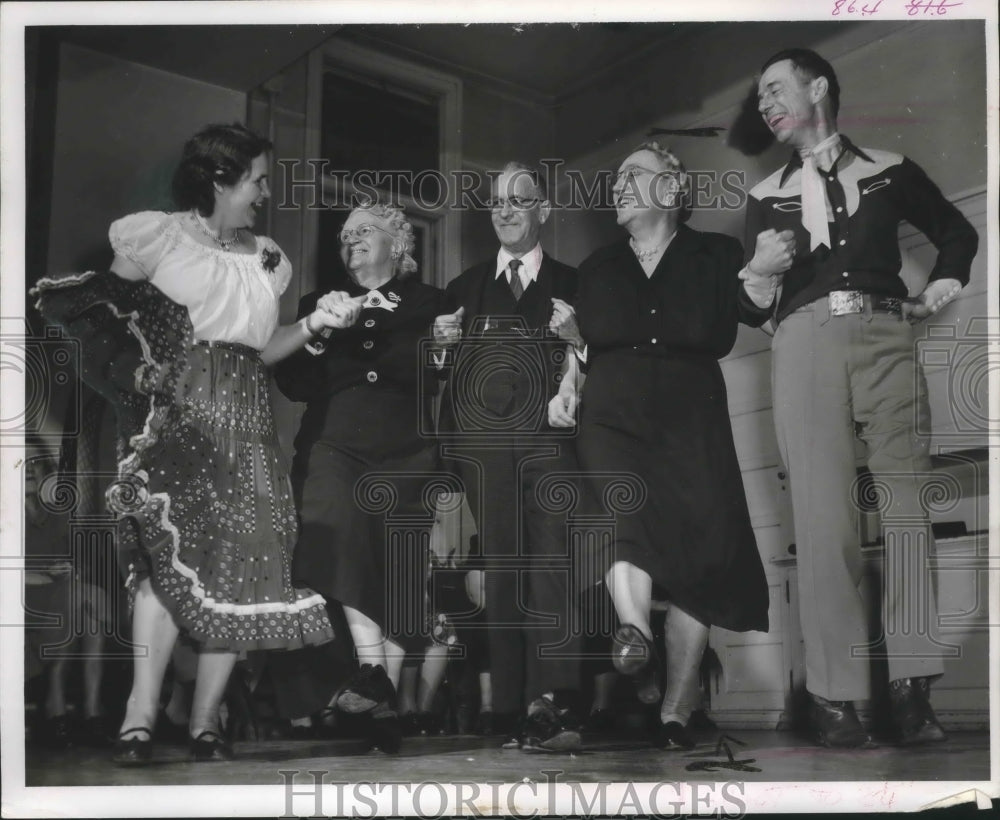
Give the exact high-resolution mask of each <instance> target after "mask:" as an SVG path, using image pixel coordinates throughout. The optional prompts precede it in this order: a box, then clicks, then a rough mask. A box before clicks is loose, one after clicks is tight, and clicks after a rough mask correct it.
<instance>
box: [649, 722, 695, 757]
mask: <svg viewBox="0 0 1000 820" xmlns="http://www.w3.org/2000/svg"><path fill="white" fill-rule="evenodd" d="M653 745H654V746H655V747H656V748H657V749H665V750H666V751H670V752H675V751H687V750H688V749H693V748H694V746H695V743H694V738H692V737H691V735H690V734H688V730H687V728H686V727H685V726H682V725H681V724H680V723H678V722H677V721H676V720H671V721H670V722H669V723H661V724H660V725H659V726H658V727H657V728H656V731H655V732H654V733H653Z"/></svg>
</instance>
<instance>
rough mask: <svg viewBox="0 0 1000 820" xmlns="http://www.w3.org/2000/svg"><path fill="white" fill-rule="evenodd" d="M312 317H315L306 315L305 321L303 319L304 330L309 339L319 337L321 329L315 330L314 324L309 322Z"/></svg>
mask: <svg viewBox="0 0 1000 820" xmlns="http://www.w3.org/2000/svg"><path fill="white" fill-rule="evenodd" d="M312 317H313V314H312V313H309V314H306V316H304V317H303V319H302V328H303V329H304V330H305V332H306V336H308V337H309V338H312V337H313V336H318V335H319V329H318V328H317V329H313V326H312V324H311V323H310V322H309V320H310V319H311V318H312Z"/></svg>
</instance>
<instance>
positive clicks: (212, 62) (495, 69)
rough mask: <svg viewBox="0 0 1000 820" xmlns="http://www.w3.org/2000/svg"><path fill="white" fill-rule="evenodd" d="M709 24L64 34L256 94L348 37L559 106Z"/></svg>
mask: <svg viewBox="0 0 1000 820" xmlns="http://www.w3.org/2000/svg"><path fill="white" fill-rule="evenodd" d="M710 25H712V24H703V23H594V24H583V25H573V24H569V23H549V24H543V23H535V24H528V25H517V26H514V25H504V24H476V25H452V24H441V25H383V24H371V25H349V26H336V25H288V26H262V25H228V26H178V25H173V26H72V27H69V26H65V27H59V28H52V29H48V30H47V31H48V33H49V34H51V35H52V36H55V37H57V38H58V39H60V40H64V41H68V42H72V43H75V44H77V45H80V46H84V47H85V48H90V49H93V50H95V51H100V52H103V53H105V54H110V55H113V56H115V57H119V58H121V59H124V60H129V61H131V62H135V63H140V64H143V65H148V66H151V67H154V68H159V69H162V70H164V71H169V72H171V73H174V74H180V75H183V76H186V77H191V78H194V79H198V80H202V81H204V82H207V83H212V84H213V85H219V86H223V87H225V88H232V89H234V90H238V91H249V90H250V89H252V88H255V87H256V86H258V85H260V84H261V83H262V82H264V81H265V80H267V79H269V78H270V77H272V76H274V75H275V74H277V73H279V72H280V71H281V70H282V69H283V68H285V67H286V66H287V65H289V64H290V63H292V62H294V61H295V60H296V59H298V58H299V57H301V56H302V55H303V54H305V53H306V52H308V51H310V50H311V49H313V48H315V47H316V46H318V45H319V44H320V43H322V42H324V41H325V40H327V39H329V38H330V37H331V36H334V35H336V37H343V38H345V39H348V40H351V41H353V42H357V43H362V44H365V45H368V46H371V47H374V48H378V49H383V50H386V51H388V52H389V53H392V54H396V55H397V56H409V57H411V58H416V59H419V60H420V61H421V62H424V63H426V64H430V65H433V66H436V67H438V68H441V69H443V70H445V71H449V72H451V73H453V74H457V75H458V76H460V77H462V78H463V79H464V80H466V81H473V82H481V83H485V84H489V85H493V86H496V87H500V88H507V89H508V90H510V91H511V92H514V93H518V94H520V95H522V96H525V97H526V98H529V99H532V100H533V101H536V102H547V103H553V102H558V101H559V100H560V99H564V98H566V97H569V96H572V95H573V94H575V93H576V92H577V91H579V90H581V89H583V88H585V87H586V86H588V85H589V84H591V83H593V82H595V81H597V80H599V79H600V78H601V77H602V76H605V75H608V74H610V73H611V72H615V71H620V70H622V69H623V68H626V67H627V66H628V64H629V63H630V62H631V61H633V60H639V59H641V58H642V57H643V56H644V55H646V54H648V53H649V52H650V51H651V50H652V49H655V48H660V47H663V46H664V45H665V44H667V43H669V42H674V43H676V41H677V40H678V39H679V38H683V37H691V36H695V35H697V34H698V33H699V32H700V31H702V30H704V29H705V28H707V27H709V26H710Z"/></svg>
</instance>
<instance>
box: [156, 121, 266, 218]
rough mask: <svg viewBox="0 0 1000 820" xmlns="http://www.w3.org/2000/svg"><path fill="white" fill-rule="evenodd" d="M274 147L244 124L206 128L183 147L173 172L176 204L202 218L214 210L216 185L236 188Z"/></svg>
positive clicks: (208, 126)
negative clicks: (194, 210)
mask: <svg viewBox="0 0 1000 820" xmlns="http://www.w3.org/2000/svg"><path fill="white" fill-rule="evenodd" d="M273 147H274V146H273V145H272V144H271V141H270V140H268V139H265V138H264V137H262V136H261V135H260V134H257V133H256V132H254V131H251V130H250V129H249V128H247V127H246V126H245V125H241V124H240V123H233V124H232V125H207V126H205V127H204V128H203V129H201V131H199V132H198V133H197V134H195V135H194V136H193V137H191V139H189V140H188V141H187V142H186V143H185V144H184V151H183V153H182V154H181V161H180V164H179V165H178V166H177V170H175V171H174V179H173V195H174V204H176V206H177V207H178V208H180V209H181V210H184V211H188V210H192V209H194V208H197V209H198V212H199V213H200V214H201V215H202V216H211V215H212V212H213V211H214V210H215V183H216V182H218V183H219V184H220V185H227V186H228V185H235V184H236V183H237V182H239V181H240V180H241V179H243V177H244V176H245V175H246V174H247V173H249V171H250V168H251V166H252V165H253V161H254V160H255V159H256V158H257V157H259V156H260V155H261V154H264V153H267V152H268V151H270V150H271V149H272V148H273Z"/></svg>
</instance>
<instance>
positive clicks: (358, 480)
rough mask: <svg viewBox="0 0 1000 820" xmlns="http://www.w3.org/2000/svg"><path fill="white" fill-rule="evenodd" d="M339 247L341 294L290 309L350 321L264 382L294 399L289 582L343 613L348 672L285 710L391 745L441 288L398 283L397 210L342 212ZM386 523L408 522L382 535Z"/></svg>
mask: <svg viewBox="0 0 1000 820" xmlns="http://www.w3.org/2000/svg"><path fill="white" fill-rule="evenodd" d="M339 240H340V255H341V259H342V260H343V262H344V266H345V268H346V270H347V273H348V282H347V283H346V287H345V288H344V290H342V291H335V292H332V293H327V294H325V295H321V292H319V291H317V292H316V293H313V294H310V295H307V296H305V297H304V298H303V299H302V301H301V303H300V309H299V313H300V315H309V313H310V312H311V311H312V310H313V309H314V308H315V307H317V306H318V307H319V308H320V309H329V310H334V309H335V307H336V304H349V305H353V308H354V313H353V316H352V319H353V321H352V323H351V324H350V326H349V327H347V328H346V329H337V330H333V331H332V332H331V331H327V332H326V333H325V335H319V336H317V337H316V338H315V339H314V340H313V342H312V343H311V344H309V345H307V346H306V349H305V350H303V351H300V352H299V353H298V354H296V355H294V356H292V357H290V358H289V359H287V360H286V361H284V362H283V363H282V364H281V366H280V367H279V368H278V369H277V371H276V380H277V383H278V386H279V388H280V389H281V390H282V391H283V392H284V393H285V395H287V396H288V397H289V398H290V399H292V400H294V401H301V402H305V403H306V408H305V413H304V415H303V416H302V422H301V426H300V428H299V432H298V435H297V437H296V439H295V461H294V464H293V468H292V482H293V485H294V487H295V491H296V496H297V501H298V504H299V511H300V524H301V530H300V537H299V541H298V544H297V546H296V549H295V558H294V562H293V580H294V581H295V583H297V584H301V585H303V586H309V587H311V588H312V589H315V590H317V591H319V592H321V593H322V594H323V595H324V596H325V597H326V598H327V600H328V601H330V602H337V603H339V604H340V605H341V606H342V607H343V613H344V616H345V617H346V621H347V626H348V629H349V631H350V634H351V638H352V640H353V643H354V647H355V649H356V655H357V659H358V662H359V665H360V668H359V670H358V671H357V673H356V674H355V675H354V677H353V678H352V679H351V680H350V681H349V682H348V684H347V685H346V686H345V687H344V688H343V689H342V690H341V691H340V692H339V693H337V695H336V696H335V697H334V698H333V700H330V695H331V692H330V691H329V690H327V691H326V692H322V691H321V689H320V690H317V691H316V692H315V693H314V694H315V697H316V698H319V700H315V702H312V703H309V702H308V701H309V697H303V698H299V699H298V700H299V701H300V702H299V703H298V712H299V713H300V715H299V716H305V715H309V714H312V713H315V712H316V711H322V709H324V708H328V709H334V708H338V709H340V710H342V711H347V712H351V713H362V712H370V713H372V715H373V717H375V718H378V719H379V720H377V721H376V726H377V727H378V728H377V729H376V737H377V738H378V739H379V740H378V742H379V745H380V746H381V747H383V749H384V750H386V751H393V750H394V748H395V747H396V746H398V738H399V732H398V720H397V716H396V714H395V711H394V701H395V689H396V686H397V685H398V682H399V676H400V669H401V666H402V663H403V659H404V655H405V654H406V653H407V652H410V653H415V652H416V651H417V650H418V649H419V650H422V649H423V647H424V646H425V645H426V642H427V641H426V635H425V630H424V627H423V624H422V623H417V622H416V621H417V615H416V611H417V609H419V607H420V606H422V603H423V598H422V590H423V587H422V583H423V576H422V574H421V573H422V570H420V567H421V566H423V564H422V562H421V557H420V550H422V549H424V548H425V546H426V543H427V538H428V537H429V533H430V528H431V526H432V524H433V509H430V510H428V509H427V506H428V503H429V502H428V501H427V499H428V498H429V497H430V496H429V494H428V493H426V492H425V491H426V490H427V487H428V486H429V484H428V482H429V481H431V480H432V478H433V474H434V473H435V471H436V470H437V467H438V462H437V450H436V441H435V439H434V438H433V437H432V436H431V435H430V432H431V431H432V430H433V426H432V419H431V400H432V398H433V396H434V394H435V393H436V391H437V387H438V371H437V370H436V368H435V367H434V364H433V360H432V358H431V357H430V356H429V355H428V356H424V355H423V354H422V348H421V342H422V340H424V339H425V338H428V337H429V336H430V330H431V324H432V322H433V321H434V317H435V316H437V315H438V314H440V313H442V312H443V309H444V293H443V292H442V291H441V290H439V289H438V288H435V287H432V286H430V285H425V284H423V283H422V282H420V281H419V279H418V278H417V277H414V276H412V274H414V273H415V272H416V270H417V264H416V261H415V260H414V259H413V257H412V256H411V254H412V253H413V250H414V235H413V229H412V227H411V226H410V223H409V222H407V221H406V217H405V215H404V213H403V211H402V210H401V209H399V208H396V207H392V206H389V205H384V204H378V203H372V204H368V205H365V206H362V207H358V208H355V209H354V210H353V211H352V212H351V214H350V216H349V217H348V218H347V221H346V223H345V224H344V227H343V230H342V231H341V233H340V236H339ZM431 507H433V505H432V504H431ZM390 517H392V518H393V519H395V521H399V519H400V518H401V517H408V518H409V519H410V521H411V524H410V525H407V527H408V528H407V529H406V531H405V532H399V533H395V534H394V535H393V536H392V537H390V535H389V534H388V530H389V527H390V526H393V525H392V524H391V523H390ZM425 534H426V536H427V537H424V536H425ZM293 717H294V715H293Z"/></svg>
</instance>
